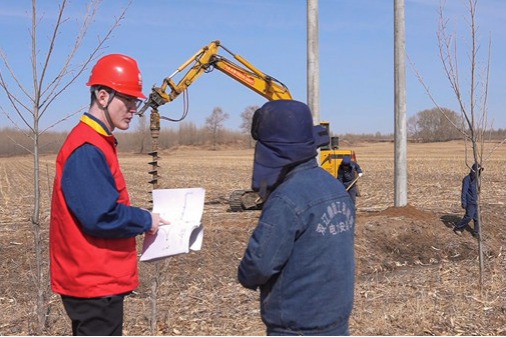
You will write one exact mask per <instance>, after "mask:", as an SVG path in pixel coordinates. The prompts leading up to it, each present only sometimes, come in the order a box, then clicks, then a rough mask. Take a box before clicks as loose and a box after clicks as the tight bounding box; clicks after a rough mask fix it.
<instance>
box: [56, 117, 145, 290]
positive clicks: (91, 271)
mask: <svg viewBox="0 0 506 337" xmlns="http://www.w3.org/2000/svg"><path fill="white" fill-rule="evenodd" d="M104 133H105V132H104V131H103V129H102V127H101V126H100V125H99V124H98V123H97V122H95V121H93V120H92V119H91V118H89V117H87V116H83V118H82V119H81V122H80V123H79V124H78V125H77V126H76V127H75V128H74V129H73V130H72V131H71V132H70V134H69V135H68V137H67V139H66V141H65V143H64V145H63V146H62V148H61V150H60V152H59V154H58V157H57V159H56V176H55V180H54V185H53V197H52V202H51V224H50V237H49V241H50V273H51V288H52V290H53V291H54V292H55V293H58V294H61V295H68V296H74V297H83V298H91V297H102V296H108V295H116V294H122V293H126V292H130V291H132V290H134V289H135V288H137V287H138V285H139V276H138V269H137V251H136V241H135V238H118V239H109V238H99V237H95V236H91V235H88V234H86V233H84V232H83V230H82V227H81V225H80V224H79V223H78V221H77V219H75V218H74V217H73V216H72V213H71V211H70V209H69V208H68V206H67V204H66V201H65V197H64V195H63V191H62V188H61V178H62V172H63V168H64V167H65V163H66V161H67V159H68V158H69V156H70V155H71V154H72V152H73V151H74V150H75V149H77V148H78V147H80V146H81V145H83V144H84V143H90V144H92V145H94V146H96V147H97V148H99V149H100V150H101V151H102V152H103V153H104V155H105V157H106V160H107V163H108V165H109V168H110V169H111V172H112V175H113V177H114V180H115V183H116V186H117V189H118V192H119V200H118V202H119V203H122V204H125V205H130V199H129V196H128V192H127V189H126V183H125V179H124V177H123V174H122V172H121V170H120V166H119V163H118V157H117V153H116V144H115V139H114V136H112V135H107V134H104ZM90 183H93V182H92V181H91V182H90Z"/></svg>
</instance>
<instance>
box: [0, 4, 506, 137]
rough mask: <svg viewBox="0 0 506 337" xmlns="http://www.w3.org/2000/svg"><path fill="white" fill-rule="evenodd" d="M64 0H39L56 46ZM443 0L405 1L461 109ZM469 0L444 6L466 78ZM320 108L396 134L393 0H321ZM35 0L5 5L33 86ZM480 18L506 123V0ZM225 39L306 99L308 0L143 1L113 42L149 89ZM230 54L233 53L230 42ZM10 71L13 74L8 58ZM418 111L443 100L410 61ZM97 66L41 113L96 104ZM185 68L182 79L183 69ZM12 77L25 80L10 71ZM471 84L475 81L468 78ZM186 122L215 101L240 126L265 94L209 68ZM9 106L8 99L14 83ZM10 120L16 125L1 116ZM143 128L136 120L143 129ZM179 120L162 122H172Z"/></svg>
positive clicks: (16, 64) (5, 24)
mask: <svg viewBox="0 0 506 337" xmlns="http://www.w3.org/2000/svg"><path fill="white" fill-rule="evenodd" d="M57 3H58V1H55V0H38V2H37V4H38V6H39V13H40V24H39V27H40V31H39V49H40V53H45V51H46V49H47V43H45V41H47V39H48V34H49V33H48V32H49V29H50V28H51V27H52V25H53V24H54V18H55V14H56V11H57ZM439 3H440V2H439V0H405V7H406V13H405V14H406V52H407V55H408V56H409V58H410V59H411V61H412V62H413V63H414V64H415V67H416V69H417V71H418V72H419V73H420V74H421V75H422V76H423V78H424V80H425V82H426V83H427V84H428V85H429V86H430V88H431V92H432V94H433V96H434V97H435V98H436V101H437V102H438V103H439V104H440V105H441V106H444V107H448V108H450V109H453V110H456V111H458V104H457V101H456V99H455V98H454V95H453V93H452V92H451V91H450V90H449V84H448V80H447V79H446V77H445V75H444V73H443V68H442V65H441V61H440V58H439V51H438V47H437V38H436V32H437V25H438V9H439ZM127 4H128V1H120V0H115V1H112V0H106V1H104V2H103V3H102V5H101V7H100V9H99V13H98V15H97V17H96V18H95V22H94V23H93V26H92V30H91V31H90V32H89V33H88V35H87V37H86V40H85V43H84V45H83V48H82V49H81V50H80V52H79V53H78V54H77V56H76V60H83V59H84V57H85V56H86V55H88V54H89V53H90V50H91V48H92V47H93V46H94V45H95V41H96V36H97V35H99V34H104V33H105V32H106V30H107V29H108V27H109V26H110V25H111V24H112V20H113V17H114V16H118V15H119V13H120V10H121V8H122V7H124V6H126V5H127ZM466 4H467V0H466V1H462V0H447V4H446V7H445V15H446V17H447V18H448V19H449V20H450V21H449V27H450V30H451V32H456V33H457V35H458V36H459V42H458V43H459V48H460V49H461V50H462V53H463V54H462V57H461V65H460V66H461V69H462V70H463V71H465V73H464V72H463V73H462V78H461V80H462V83H463V84H465V83H466V80H467V79H468V69H467V68H466V67H465V61H466V59H467V56H466V54H465V52H466V50H468V45H469V42H470V41H469V30H468V24H467V22H466V20H468V19H469V15H468V11H467V7H466ZM84 7H85V1H72V2H71V3H70V6H69V8H68V9H67V11H66V13H65V15H66V17H68V21H67V22H66V23H65V26H64V27H65V30H64V32H62V34H61V36H60V37H59V41H58V43H57V47H56V52H55V59H54V60H53V64H52V65H51V67H52V68H51V69H53V73H54V71H55V69H59V66H60V63H61V60H62V59H63V57H64V56H66V55H67V54H68V52H69V50H70V48H71V46H72V44H73V42H74V40H75V36H76V33H75V27H76V25H77V24H76V22H77V21H78V20H81V19H82V14H81V13H82V11H83V9H84ZM318 8H319V52H320V119H321V120H326V121H329V122H330V123H331V128H332V131H334V132H335V133H337V134H345V133H376V132H381V133H392V132H393V130H394V97H393V90H394V82H393V78H394V74H393V28H394V24H393V1H387V0H320V1H319V3H318ZM30 10H31V1H29V0H5V1H2V6H1V7H0V29H1V30H2V32H3V34H2V39H1V40H0V41H1V42H0V48H1V49H2V50H3V52H4V53H5V55H6V56H7V58H8V59H9V62H10V63H11V66H12V68H13V69H14V71H15V73H16V75H17V76H18V78H19V79H20V81H22V83H23V84H24V85H25V86H26V87H27V88H28V90H31V88H32V80H31V76H32V73H31V71H32V70H31V63H30V54H31V50H30V47H31V45H30V43H31V42H30V38H29V31H30V24H31V13H30ZM477 23H478V26H479V32H478V39H479V40H478V41H479V44H480V48H481V49H480V54H479V55H478V57H479V58H480V60H481V61H482V62H485V61H486V58H487V54H486V52H487V49H488V42H489V37H491V39H492V55H491V77H490V83H489V86H490V88H489V97H488V107H489V115H488V119H489V122H493V127H494V128H506V113H505V112H504V107H505V106H506V86H505V85H504V79H505V78H506V64H505V63H506V45H505V44H504V41H505V38H506V36H505V35H506V1H504V0H479V1H478V12H477ZM214 40H220V41H221V42H222V44H223V46H225V47H226V48H227V49H229V50H231V51H232V52H234V53H237V54H239V55H241V56H243V57H244V58H246V59H247V60H248V61H250V62H251V63H252V64H253V65H255V66H256V67H257V68H259V69H260V70H262V71H263V72H265V73H267V74H269V75H272V76H273V77H275V78H277V79H278V80H280V81H281V82H283V83H284V84H286V85H287V86H288V88H289V89H290V91H291V93H292V96H293V97H294V99H297V100H300V101H303V102H306V101H307V89H306V88H307V73H306V70H307V68H306V55H307V53H306V41H307V40H306V1H304V0H150V1H141V0H134V1H133V2H132V4H131V5H130V7H129V9H128V11H127V14H126V18H125V19H124V20H123V21H122V23H121V26H120V27H118V28H117V29H116V30H115V32H114V36H113V37H112V38H111V39H110V40H109V41H108V43H107V49H105V50H104V51H103V53H104V54H107V53H124V54H127V55H130V56H132V57H134V58H136V59H137V60H138V63H139V65H140V68H141V71H142V74H143V80H144V92H145V94H148V93H149V92H150V89H151V87H152V86H153V85H157V86H158V85H160V84H161V82H162V80H163V78H165V77H166V76H168V75H169V74H172V73H173V72H174V71H175V70H176V69H177V68H178V67H179V66H180V65H181V64H182V63H183V62H184V61H186V60H187V59H188V58H189V57H190V56H192V55H193V54H194V53H195V52H196V51H197V50H199V49H200V48H201V47H203V46H205V45H207V44H209V43H210V42H211V41H214ZM222 55H223V56H225V57H227V58H229V55H228V54H227V53H226V52H224V51H223V53H222ZM0 70H1V71H2V73H3V74H4V76H6V75H7V73H6V69H5V67H4V65H3V64H1V65H0ZM406 73H407V113H408V117H409V116H412V115H414V114H416V113H417V112H419V111H421V110H424V109H430V108H432V107H434V105H433V103H432V102H431V100H430V99H429V97H428V95H427V93H426V92H425V90H424V89H423V87H422V86H421V84H420V83H419V81H418V80H417V78H416V77H415V73H414V70H413V67H412V66H411V64H410V62H408V61H406ZM88 76H89V70H88V71H87V72H86V73H85V74H83V75H82V76H81V77H80V78H79V80H78V81H77V83H75V85H72V86H71V87H69V89H68V90H67V92H66V93H65V94H64V95H63V96H62V98H61V99H60V100H58V101H57V102H55V104H53V105H52V107H51V109H50V111H48V112H47V115H45V116H44V118H43V119H42V122H41V123H42V126H43V127H44V126H49V125H51V124H52V123H54V122H55V121H56V120H57V119H59V118H61V117H63V116H66V115H68V114H69V113H71V112H74V111H77V110H78V109H79V108H82V107H86V106H87V105H88V104H89V93H88V88H87V87H86V86H85V83H86V81H87V79H88ZM176 79H177V78H176ZM9 85H10V87H11V88H14V86H15V83H14V82H13V81H12V80H11V81H10V82H9ZM464 89H465V90H467V87H464ZM189 98H190V100H189V109H190V110H189V113H188V117H187V118H186V121H189V122H193V123H195V124H196V125H197V126H203V125H204V123H205V118H206V117H207V116H209V115H210V114H211V113H212V111H213V109H214V108H215V107H220V108H222V109H223V111H224V112H227V113H228V114H229V115H230V118H229V120H228V121H227V122H226V127H227V128H230V129H237V130H238V129H239V126H240V124H241V119H240V115H241V112H243V111H244V109H245V108H246V107H248V106H251V105H259V106H260V105H262V104H264V103H265V102H266V101H265V99H264V98H262V97H261V96H259V95H257V94H255V93H254V92H252V91H250V90H249V89H247V88H246V87H244V86H242V85H241V84H239V83H238V82H235V81H233V80H232V79H230V78H228V77H227V76H226V75H224V74H222V73H221V72H219V71H218V70H215V71H213V72H211V73H208V74H203V75H202V77H200V78H199V79H198V80H197V82H195V83H194V84H193V85H192V86H191V87H190V89H189ZM0 106H1V107H2V108H3V109H4V110H9V109H11V108H10V105H8V104H7V102H6V97H5V95H4V94H3V93H1V94H0ZM182 109H183V99H182V96H180V97H179V98H178V99H176V100H175V101H173V102H172V103H170V104H167V105H165V106H163V107H162V108H161V109H160V112H161V113H162V115H164V116H168V117H172V118H178V117H179V116H180V115H181V113H182ZM1 116H2V118H1V119H0V127H4V126H10V125H11V124H10V122H9V121H8V120H7V119H6V118H4V116H3V115H1ZM78 118H79V117H78V116H74V117H72V118H70V119H69V120H68V121H66V122H64V123H61V124H59V125H58V126H57V127H56V130H69V129H70V128H71V127H72V126H73V125H74V124H75V123H76V122H77V120H78ZM134 127H135V124H134V125H133V126H132V128H134ZM164 127H171V128H173V127H177V125H174V124H173V123H171V122H165V121H162V128H164Z"/></svg>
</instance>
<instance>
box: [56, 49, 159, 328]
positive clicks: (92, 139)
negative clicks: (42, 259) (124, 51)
mask: <svg viewBox="0 0 506 337" xmlns="http://www.w3.org/2000/svg"><path fill="white" fill-rule="evenodd" d="M87 85H88V86H90V89H91V104H90V108H89V111H88V112H87V113H85V114H84V115H83V116H82V117H81V120H80V122H79V123H78V125H77V126H75V127H74V129H72V131H71V132H70V133H69V135H68V136H67V139H66V140H65V143H64V144H63V146H62V148H61V150H60V152H59V153H58V157H57V159H56V176H55V180H54V186H53V197H52V203H51V224H50V272H51V288H52V290H53V291H54V292H55V293H57V294H60V295H61V298H62V302H63V305H64V307H65V310H66V312H67V314H68V315H69V317H70V319H71V321H72V332H73V334H74V335H104V336H105V335H122V329H123V300H124V296H125V295H127V294H129V293H130V292H132V290H134V289H136V288H137V287H138V285H139V275H138V268H137V251H136V239H135V237H136V236H137V235H139V234H142V233H146V232H148V233H151V234H154V233H156V232H157V230H158V225H159V224H168V221H166V220H164V219H162V218H160V217H159V215H158V214H155V213H151V212H149V211H147V210H145V209H141V208H139V207H133V206H131V205H130V198H129V195H128V191H127V188H126V183H125V179H124V177H123V174H122V172H121V169H120V166H119V163H118V156H117V150H116V138H115V137H114V136H113V134H112V131H113V130H114V129H115V128H118V129H120V130H126V129H128V127H129V125H130V121H131V120H132V118H133V116H134V113H135V112H136V111H137V108H138V105H139V103H141V102H142V101H141V100H140V99H143V98H145V96H144V95H143V93H142V79H141V73H140V71H139V68H138V66H137V62H136V61H135V60H134V59H132V58H130V57H128V56H125V55H121V54H110V55H106V56H104V57H102V58H101V59H100V60H98V62H97V64H96V65H95V66H94V68H93V70H92V72H91V76H90V79H89V81H88V83H87Z"/></svg>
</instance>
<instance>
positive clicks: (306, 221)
mask: <svg viewBox="0 0 506 337" xmlns="http://www.w3.org/2000/svg"><path fill="white" fill-rule="evenodd" d="M318 130H320V129H318V126H315V127H313V121H312V116H311V112H310V110H309V108H308V106H307V105H306V104H304V103H301V102H298V101H292V100H278V101H271V102H268V103H266V104H264V105H263V106H262V107H261V108H260V109H258V110H257V111H256V112H255V114H254V116H253V123H252V136H253V138H254V139H255V140H257V143H256V147H255V158H254V167H253V179H252V187H253V190H255V191H258V193H259V195H260V196H261V197H262V199H263V200H264V204H263V207H262V213H261V215H260V219H259V222H258V224H257V227H256V228H255V230H254V232H253V234H252V236H251V238H250V240H249V243H248V246H247V248H246V251H245V253H244V256H243V258H242V260H241V262H240V265H239V268H238V279H239V282H240V283H241V284H242V285H243V286H244V287H246V288H249V289H252V290H256V289H257V288H260V307H261V317H262V320H263V322H264V323H265V325H266V327H267V334H268V335H348V334H349V323H348V322H349V317H350V314H351V311H352V307H353V292H354V270H355V260H354V247H353V245H354V231H355V206H354V204H353V202H352V200H351V198H350V196H349V194H348V193H347V192H346V190H345V188H344V186H343V184H342V183H341V182H340V181H339V180H337V179H335V178H334V177H333V176H332V175H331V174H329V173H328V172H326V171H325V170H324V169H322V168H321V167H319V166H318V163H317V161H316V158H315V157H316V154H317V147H318V146H320V145H323V143H324V142H325V141H323V142H322V139H321V137H322V134H321V133H319V132H316V131H318ZM323 138H325V139H326V140H327V141H326V142H328V134H327V135H326V137H323Z"/></svg>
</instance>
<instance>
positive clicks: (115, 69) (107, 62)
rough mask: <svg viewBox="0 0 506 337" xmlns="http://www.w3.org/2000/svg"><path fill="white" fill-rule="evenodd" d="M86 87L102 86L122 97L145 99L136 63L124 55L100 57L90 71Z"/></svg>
mask: <svg viewBox="0 0 506 337" xmlns="http://www.w3.org/2000/svg"><path fill="white" fill-rule="evenodd" d="M86 85H87V86H93V85H104V86H106V87H109V88H111V89H113V90H116V91H117V92H119V93H122V94H124V95H129V96H134V97H137V98H146V96H144V94H143V93H142V77H141V72H140V70H139V67H138V66H137V62H136V61H135V60H134V59H133V58H131V57H129V56H126V55H121V54H110V55H106V56H104V57H102V58H101V59H100V60H98V62H97V64H95V66H94V67H93V69H92V70H91V75H90V79H89V80H88V83H86Z"/></svg>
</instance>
